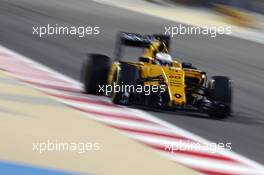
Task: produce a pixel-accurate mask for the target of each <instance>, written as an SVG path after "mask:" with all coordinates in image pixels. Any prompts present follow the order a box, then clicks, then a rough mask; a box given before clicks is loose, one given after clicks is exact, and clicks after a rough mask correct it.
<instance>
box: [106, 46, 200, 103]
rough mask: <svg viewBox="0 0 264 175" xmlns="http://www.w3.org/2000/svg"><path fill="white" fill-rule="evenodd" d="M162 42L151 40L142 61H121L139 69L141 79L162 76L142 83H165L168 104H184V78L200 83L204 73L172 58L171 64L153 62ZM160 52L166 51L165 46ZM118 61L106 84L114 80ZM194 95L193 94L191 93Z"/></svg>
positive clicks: (185, 101)
mask: <svg viewBox="0 0 264 175" xmlns="http://www.w3.org/2000/svg"><path fill="white" fill-rule="evenodd" d="M161 44H163V43H161V42H153V43H152V44H151V45H150V46H149V47H148V48H145V50H144V54H143V55H142V56H141V58H142V57H143V58H145V59H144V61H142V60H141V59H139V61H138V62H129V61H122V62H125V63H127V64H131V65H133V66H135V67H137V69H138V70H139V73H140V78H141V79H146V78H147V79H151V78H155V77H162V78H163V81H162V82H161V81H144V85H160V83H162V84H166V85H167V86H166V87H167V92H168V94H169V97H170V101H169V103H168V106H184V105H186V103H187V95H186V88H187V87H186V85H185V78H186V77H189V78H194V79H196V80H197V82H199V84H200V85H202V84H203V83H204V81H205V77H204V75H203V74H202V73H201V72H200V71H199V70H193V69H183V68H182V63H180V62H179V61H177V59H174V60H173V63H172V66H168V65H165V66H161V65H157V64H155V62H154V56H155V54H156V52H157V51H160V50H158V48H159V46H160V45H161ZM162 52H168V51H167V49H166V47H165V48H164V49H163V50H162ZM119 64H120V62H114V63H113V64H112V66H111V68H110V72H109V76H108V84H112V83H113V82H115V81H116V80H115V78H116V77H117V74H118V70H119ZM197 91H198V90H197ZM192 95H193V96H195V94H192Z"/></svg>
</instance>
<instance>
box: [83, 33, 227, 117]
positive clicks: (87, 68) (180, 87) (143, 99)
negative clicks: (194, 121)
mask: <svg viewBox="0 0 264 175" xmlns="http://www.w3.org/2000/svg"><path fill="white" fill-rule="evenodd" d="M123 46H132V47H140V48H143V49H144V52H143V54H142V55H141V56H139V57H138V58H137V61H134V62H133V61H123V60H122V59H121V58H122V54H123ZM169 48H170V37H169V36H166V35H156V34H154V35H140V34H135V33H126V32H121V33H120V34H119V35H118V39H117V45H116V50H115V56H114V59H113V60H112V59H111V58H109V57H107V56H105V55H101V54H88V58H87V59H85V61H84V63H83V68H82V73H81V79H82V81H83V83H84V90H85V93H89V94H95V95H108V96H111V98H112V101H113V103H115V104H119V105H140V106H147V107H153V108H156V109H165V110H190V111H196V112H203V113H207V114H208V115H209V116H212V117H216V118H226V117H227V116H229V114H230V112H231V99H232V94H231V93H232V88H231V81H230V79H229V78H228V77H225V76H213V77H212V78H211V79H210V80H207V75H206V72H203V71H201V70H199V69H197V68H196V67H194V66H193V65H192V64H191V63H186V62H180V61H178V60H177V59H172V57H171V56H170V54H169Z"/></svg>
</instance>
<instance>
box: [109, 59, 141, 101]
mask: <svg viewBox="0 0 264 175" xmlns="http://www.w3.org/2000/svg"><path fill="white" fill-rule="evenodd" d="M115 75H116V77H115V81H114V83H115V85H116V86H119V87H120V89H119V91H114V92H113V93H112V102H113V103H115V104H119V105H131V103H132V100H133V93H134V92H131V89H130V91H129V89H127V88H126V87H129V86H130V87H131V86H134V88H136V85H137V82H138V80H139V71H138V69H137V68H136V67H135V66H133V65H130V64H127V63H120V65H119V68H118V69H117V72H116V74H115ZM122 87H123V88H122ZM113 88H114V87H113Z"/></svg>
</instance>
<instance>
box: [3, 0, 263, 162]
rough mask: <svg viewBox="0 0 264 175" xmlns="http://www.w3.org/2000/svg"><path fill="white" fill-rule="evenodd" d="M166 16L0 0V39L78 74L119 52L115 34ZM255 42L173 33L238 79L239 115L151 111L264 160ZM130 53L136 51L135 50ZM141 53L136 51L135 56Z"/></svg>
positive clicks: (148, 26) (62, 0)
mask: <svg viewBox="0 0 264 175" xmlns="http://www.w3.org/2000/svg"><path fill="white" fill-rule="evenodd" d="M47 24H60V25H67V26H99V27H100V35H93V36H88V37H86V38H78V37H76V36H62V35H61V36H55V35H53V36H45V37H42V38H40V37H38V36H37V35H33V34H32V32H33V30H32V27H33V26H46V25H47ZM172 25H176V24H175V22H171V21H165V20H163V19H159V18H154V17H151V16H146V15H142V14H138V13H134V12H129V11H127V10H122V9H119V8H114V7H110V6H107V5H102V4H98V3H96V2H93V1H89V0H75V1H72V0H56V1H54V0H45V1H43V0H19V1H17V0H0V44H1V45H4V46H6V47H8V48H10V49H13V50H15V51H17V52H19V53H21V54H23V55H25V56H27V57H30V58H32V59H34V60H36V61H38V62H40V63H42V64H45V65H47V66H49V67H51V68H53V69H55V70H57V71H59V72H61V73H63V74H66V75H68V76H70V77H72V78H74V79H79V74H80V70H81V63H82V60H83V58H84V57H85V54H86V53H89V52H99V53H104V54H107V55H113V51H114V44H115V39H116V33H117V32H118V31H130V32H139V33H163V32H164V26H172ZM263 48H264V47H263V45H261V44H257V43H254V42H250V41H246V40H242V39H239V38H233V37H231V36H221V37H217V38H214V39H212V38H209V37H205V36H186V37H184V36H180V37H178V38H176V37H175V38H173V43H172V55H174V56H176V57H179V58H181V60H185V61H188V62H192V63H193V64H194V65H195V66H196V67H198V68H201V69H203V70H204V71H207V72H208V73H209V75H218V74H220V75H228V76H229V77H230V78H231V79H232V80H233V84H234V110H233V115H232V117H230V118H229V119H227V120H225V121H218V120H214V119H210V118H207V117H206V116H204V115H200V114H199V115H198V114H189V113H184V112H180V113H168V112H165V113H161V112H153V111H149V113H151V114H153V115H155V116H157V117H159V118H161V119H164V120H166V121H168V122H170V123H172V124H175V125H177V126H180V127H182V128H184V129H187V130H189V131H192V132H193V133H195V134H198V135H200V136H202V137H204V138H206V139H209V140H211V141H213V142H231V143H232V150H233V151H235V152H238V153H240V154H242V155H244V156H246V157H248V158H251V159H253V160H256V161H258V162H260V163H262V164H264V152H263V148H264V136H263V133H264V118H263V117H264V110H263V109H264V103H263V99H264V89H263V86H264V81H263V79H264V58H263V55H264V50H263ZM127 56H131V57H132V58H135V59H136V57H135V54H131V52H129V53H128V54H127ZM133 56H134V57H133Z"/></svg>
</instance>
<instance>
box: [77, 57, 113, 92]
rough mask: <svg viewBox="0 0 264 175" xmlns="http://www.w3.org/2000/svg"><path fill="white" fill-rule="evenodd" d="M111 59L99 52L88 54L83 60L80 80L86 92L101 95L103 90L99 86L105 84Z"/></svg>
mask: <svg viewBox="0 0 264 175" xmlns="http://www.w3.org/2000/svg"><path fill="white" fill-rule="evenodd" d="M110 66H111V59H110V58H109V57H107V56H105V55H101V54H88V56H87V58H86V59H85V60H84V62H83V65H82V71H81V81H82V82H83V85H84V91H85V93H88V94H94V95H102V94H104V92H103V91H102V90H100V88H99V87H103V86H105V85H106V84H107V77H108V72H109V69H110Z"/></svg>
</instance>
